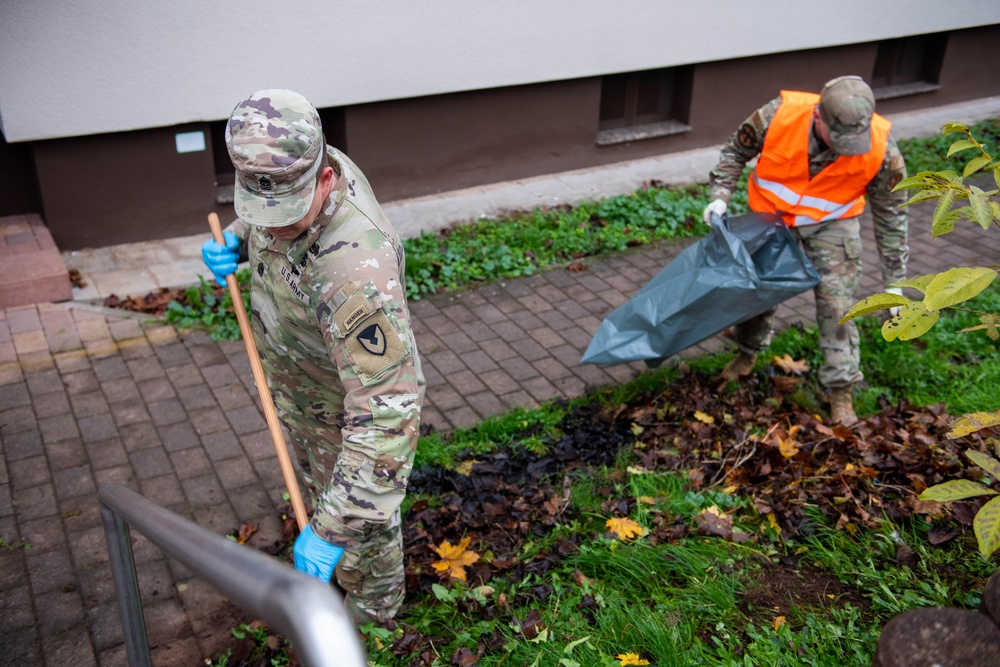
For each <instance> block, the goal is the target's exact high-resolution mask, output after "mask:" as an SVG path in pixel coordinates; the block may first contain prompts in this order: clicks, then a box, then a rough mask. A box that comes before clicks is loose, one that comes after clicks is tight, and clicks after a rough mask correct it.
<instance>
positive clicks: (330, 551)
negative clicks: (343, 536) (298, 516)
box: [293, 526, 344, 583]
mask: <svg viewBox="0 0 1000 667" xmlns="http://www.w3.org/2000/svg"><path fill="white" fill-rule="evenodd" d="M293 551H294V553H295V569H296V570H298V571H299V572H305V573H306V574H309V575H312V576H314V577H316V578H317V579H319V580H320V581H323V582H325V583H330V578H331V577H332V576H333V570H334V568H336V567H337V563H338V562H339V561H340V557H341V556H343V555H344V550H343V549H342V548H340V547H337V546H334V545H332V544H330V543H329V542H327V541H326V540H324V539H323V538H322V537H320V536H319V535H317V534H316V533H314V532H313V529H312V526H306V529H305V530H303V531H302V532H301V533H299V537H298V539H296V540H295V547H294V548H293Z"/></svg>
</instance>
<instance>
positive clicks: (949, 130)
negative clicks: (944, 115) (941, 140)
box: [941, 121, 969, 134]
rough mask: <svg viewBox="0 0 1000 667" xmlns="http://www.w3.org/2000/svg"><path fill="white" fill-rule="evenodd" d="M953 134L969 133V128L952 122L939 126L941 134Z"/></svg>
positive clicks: (963, 124)
mask: <svg viewBox="0 0 1000 667" xmlns="http://www.w3.org/2000/svg"><path fill="white" fill-rule="evenodd" d="M955 132H964V133H966V134H968V133H969V126H968V125H966V124H965V123H960V122H958V121H952V122H950V123H945V124H944V125H942V126H941V134H954V133H955Z"/></svg>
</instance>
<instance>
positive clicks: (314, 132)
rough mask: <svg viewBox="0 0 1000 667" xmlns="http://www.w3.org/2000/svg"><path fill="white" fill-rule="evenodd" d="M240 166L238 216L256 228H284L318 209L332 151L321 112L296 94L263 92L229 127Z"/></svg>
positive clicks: (231, 145) (238, 109) (235, 162)
mask: <svg viewBox="0 0 1000 667" xmlns="http://www.w3.org/2000/svg"><path fill="white" fill-rule="evenodd" d="M226 147H227V148H228V149H229V158H230V159H231V160H232V161H233V166H234V167H236V196H235V202H234V208H235V209H236V215H237V216H239V218H240V219H241V220H245V221H246V222H248V223H250V224H251V225H258V226H261V227H284V226H286V225H291V224H294V223H296V222H298V221H299V220H301V219H302V218H303V217H304V216H305V214H306V213H307V212H308V211H309V207H310V206H311V205H312V199H313V192H314V191H315V189H316V172H317V171H318V170H319V167H320V164H322V162H321V160H320V159H319V158H320V156H322V155H323V153H324V152H325V151H326V141H325V140H324V138H323V127H322V125H321V124H320V120H319V113H318V112H317V111H316V108H315V107H313V105H312V104H311V103H310V102H309V100H307V99H306V98H304V97H303V96H302V95H299V94H298V93H295V92H292V91H290V90H279V89H273V90H259V91H257V92H256V93H254V94H253V95H251V96H250V97H248V98H247V99H245V100H243V101H242V102H240V103H239V104H237V105H236V108H235V109H233V113H232V114H231V115H230V117H229V123H227V125H226Z"/></svg>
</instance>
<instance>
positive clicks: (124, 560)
mask: <svg viewBox="0 0 1000 667" xmlns="http://www.w3.org/2000/svg"><path fill="white" fill-rule="evenodd" d="M98 497H99V499H100V502H101V516H102V517H103V519H104V534H105V538H106V539H107V543H108V552H109V554H110V556H111V573H112V576H113V577H114V580H115V590H116V591H117V594H118V610H119V612H120V614H121V621H122V630H123V631H124V635H125V648H126V651H127V652H128V661H129V665H130V666H131V667H140V666H141V667H148V666H151V665H152V663H151V662H150V656H149V641H148V639H147V637H146V624H145V620H144V617H143V613H142V601H141V599H140V595H139V583H138V580H137V578H136V570H135V558H134V557H133V554H132V540H131V538H130V535H129V526H132V527H133V528H135V529H136V530H137V531H139V532H140V533H141V534H142V535H144V536H145V537H146V538H147V539H148V540H149V541H150V542H152V543H153V544H155V545H156V546H157V547H159V549H160V550H161V551H163V552H164V553H165V554H167V555H168V556H171V557H172V558H174V559H176V560H177V561H179V562H180V563H182V564H183V565H184V566H186V567H187V568H188V569H190V570H191V571H192V572H194V573H195V574H196V575H198V576H199V577H200V578H201V579H203V580H205V581H207V582H208V583H209V584H211V585H212V586H214V587H215V588H216V589H217V590H218V591H220V592H221V593H223V594H224V595H226V596H227V597H229V598H230V599H231V600H232V601H233V602H235V603H236V604H238V605H239V606H240V607H242V608H243V609H244V610H245V611H248V612H250V613H251V614H253V615H254V617H255V618H259V619H261V620H262V621H264V623H265V624H267V625H268V626H269V627H272V628H274V629H276V630H278V631H279V632H281V633H282V634H283V635H284V636H285V637H287V638H288V639H289V641H291V643H292V645H293V646H294V647H295V650H296V652H297V653H298V655H299V657H300V659H301V661H302V663H303V664H304V665H308V666H309V667H327V666H330V667H332V666H333V665H345V666H347V667H365V666H366V665H367V661H366V658H365V653H364V650H363V649H362V646H361V641H360V638H359V636H358V630H357V627H356V626H355V625H354V623H353V621H352V620H351V618H350V617H349V616H348V615H347V611H346V610H345V609H344V603H343V600H342V599H341V597H340V596H339V595H338V594H337V593H336V592H335V591H334V590H333V589H332V588H331V587H330V586H327V585H324V584H323V583H322V582H320V581H318V580H316V579H314V578H313V577H310V576H308V575H305V574H302V573H301V572H297V571H296V570H294V569H292V568H290V567H288V566H287V565H283V564H281V563H279V562H277V561H275V560H273V559H271V558H268V557H267V556H265V555H264V554H262V553H260V552H258V551H255V550H254V549H249V548H247V547H244V546H242V545H240V544H237V543H236V542H233V541H232V540H228V539H226V538H224V537H222V536H221V535H216V534H215V533H213V532H211V531H209V530H206V529H205V528H202V527H201V526H199V525H197V524H195V523H192V522H191V521H188V520H187V519H185V518H183V517H181V516H179V515H177V514H174V513H173V512H171V511H170V510H167V509H164V508H163V507H160V506H159V505H157V504H155V503H153V502H151V501H150V500H148V499H147V498H145V497H143V496H141V495H139V494H138V493H135V492H134V491H131V490H130V489H128V488H126V487H124V486H122V485H121V484H119V483H118V482H105V483H104V484H103V485H101V489H100V491H99V493H98Z"/></svg>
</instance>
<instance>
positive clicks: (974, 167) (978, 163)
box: [962, 155, 993, 178]
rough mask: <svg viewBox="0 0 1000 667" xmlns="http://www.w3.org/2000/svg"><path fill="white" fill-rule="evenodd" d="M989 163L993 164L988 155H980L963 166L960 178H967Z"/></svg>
mask: <svg viewBox="0 0 1000 667" xmlns="http://www.w3.org/2000/svg"><path fill="white" fill-rule="evenodd" d="M991 162H993V160H991V159H990V156H989V155H980V156H979V157H977V158H972V159H971V160H969V164H967V165H965V170H964V171H963V172H962V176H964V177H965V178H968V177H969V176H971V175H972V174H974V173H976V172H977V171H979V170H980V169H982V168H983V167H985V166H986V165H988V164H990V163H991Z"/></svg>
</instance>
